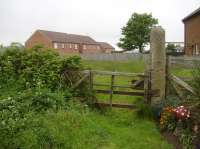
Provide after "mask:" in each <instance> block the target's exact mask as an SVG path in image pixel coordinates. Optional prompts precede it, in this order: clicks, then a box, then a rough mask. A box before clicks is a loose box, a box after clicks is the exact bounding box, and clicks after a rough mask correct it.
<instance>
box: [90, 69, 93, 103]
mask: <svg viewBox="0 0 200 149" xmlns="http://www.w3.org/2000/svg"><path fill="white" fill-rule="evenodd" d="M89 83H90V85H89V87H90V94H91V97H92V100H93V73H92V71H91V70H90V71H89Z"/></svg>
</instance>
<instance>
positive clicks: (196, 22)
mask: <svg viewBox="0 0 200 149" xmlns="http://www.w3.org/2000/svg"><path fill="white" fill-rule="evenodd" d="M183 23H184V26H185V31H184V32H185V37H184V38H185V39H184V40H185V45H184V47H185V48H184V50H185V54H186V55H188V56H200V8H198V9H197V10H195V11H194V12H192V13H191V14H189V15H188V16H187V17H185V18H184V19H183Z"/></svg>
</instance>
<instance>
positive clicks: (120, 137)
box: [83, 60, 173, 149]
mask: <svg viewBox="0 0 200 149" xmlns="http://www.w3.org/2000/svg"><path fill="white" fill-rule="evenodd" d="M83 63H84V65H85V66H86V67H87V68H91V69H94V70H108V71H120V72H135V73H137V72H144V62H143V61H142V60H139V61H125V62H112V61H84V62H83ZM132 79H135V78H132V77H129V78H127V77H116V82H115V83H116V84H118V85H130V83H131V80H132ZM110 81H111V79H110V76H103V77H102V76H95V78H94V82H96V83H110ZM97 88H98V89H109V87H107V88H105V87H97ZM115 90H118V88H117V89H115ZM120 90H122V89H120ZM123 90H126V91H127V89H123ZM129 91H131V90H129ZM96 96H97V98H98V100H103V101H108V99H109V95H103V94H97V95H96ZM136 99H138V97H132V96H119V95H114V96H113V102H115V103H133V102H135V101H136ZM140 99H141V98H140ZM90 118H91V119H92V121H93V123H96V125H98V126H99V127H100V128H101V129H104V130H106V132H107V133H108V134H109V135H108V136H109V137H108V138H107V139H108V143H107V144H106V145H104V146H102V148H104V149H121V148H124V149H143V148H148V149H169V148H173V147H172V145H169V144H168V143H166V141H165V140H163V139H162V137H161V135H160V133H159V130H158V129H157V128H156V126H155V124H154V122H152V121H149V120H141V119H138V118H137V117H136V116H135V112H134V111H133V110H125V109H123V110H122V109H112V110H111V111H108V112H106V113H105V114H99V113H93V114H92V116H91V117H90Z"/></svg>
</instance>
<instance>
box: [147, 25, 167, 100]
mask: <svg viewBox="0 0 200 149" xmlns="http://www.w3.org/2000/svg"><path fill="white" fill-rule="evenodd" d="M150 49H151V50H150V51H151V56H152V58H151V63H152V65H151V68H152V72H151V84H152V90H158V91H159V97H152V103H153V104H154V103H156V102H158V101H160V100H162V99H164V98H165V91H166V49H165V31H164V29H163V28H162V27H154V28H153V29H152V30H151V33H150Z"/></svg>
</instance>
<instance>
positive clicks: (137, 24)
mask: <svg viewBox="0 0 200 149" xmlns="http://www.w3.org/2000/svg"><path fill="white" fill-rule="evenodd" d="M157 24H158V20H157V19H155V18H153V17H152V14H147V13H144V14H138V13H134V14H132V16H131V18H130V19H129V20H128V22H127V24H126V26H124V27H123V28H122V36H123V37H122V38H120V42H119V43H118V46H119V47H121V48H123V49H124V51H132V50H135V49H139V52H140V53H142V52H143V51H144V47H145V45H147V44H148V43H149V41H150V31H151V28H152V27H153V26H154V25H157Z"/></svg>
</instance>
